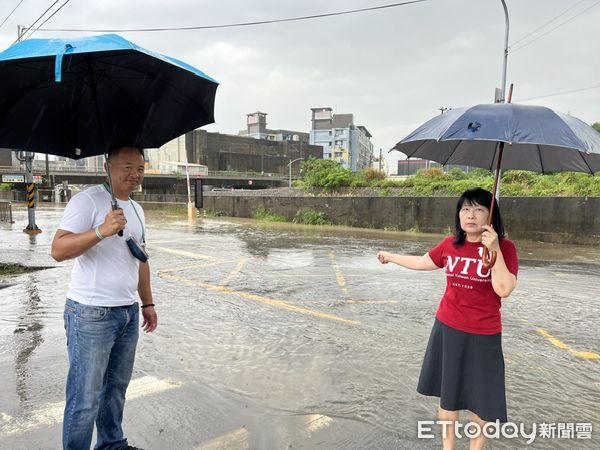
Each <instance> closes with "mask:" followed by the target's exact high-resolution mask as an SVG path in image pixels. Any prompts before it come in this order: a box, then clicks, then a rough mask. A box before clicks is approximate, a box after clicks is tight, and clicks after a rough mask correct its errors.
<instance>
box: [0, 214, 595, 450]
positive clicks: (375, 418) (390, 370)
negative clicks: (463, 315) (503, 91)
mask: <svg viewBox="0 0 600 450" xmlns="http://www.w3.org/2000/svg"><path fill="white" fill-rule="evenodd" d="M13 210H14V216H15V221H16V223H14V224H12V225H8V224H0V263H20V264H23V265H26V266H29V267H36V268H40V267H41V268H43V269H41V270H35V271H31V272H28V273H23V274H20V275H16V276H9V277H2V279H0V283H1V284H0V379H2V380H3V382H2V389H1V390H0V448H7V449H56V448H60V427H61V420H62V411H61V408H62V404H61V402H62V401H63V400H64V398H63V397H64V382H65V377H66V369H67V357H66V348H65V337H64V329H63V326H62V309H63V305H64V296H65V293H66V287H67V283H68V279H69V273H70V269H71V266H72V263H71V262H65V263H60V264H58V263H55V262H54V261H53V260H52V259H51V258H50V256H49V247H50V241H51V238H52V235H53V233H54V231H55V229H56V226H57V225H58V222H59V220H60V216H61V213H62V208H61V207H51V206H45V207H43V208H41V209H39V210H38V211H37V224H38V226H39V227H40V228H41V229H42V230H43V233H42V234H39V235H37V236H28V235H27V234H25V233H23V232H22V229H23V228H24V227H25V226H26V224H27V215H26V210H25V209H24V208H23V207H22V206H19V205H14V206H13ZM147 223H148V230H147V236H148V239H149V251H150V254H151V259H150V263H151V272H152V278H153V290H154V298H155V303H156V304H157V311H158V314H159V328H158V330H157V331H156V332H155V333H154V334H151V335H143V336H141V337H140V342H139V346H138V356H137V360H136V367H135V370H134V379H133V381H132V385H131V387H130V391H129V394H128V397H129V400H128V402H127V405H126V410H125V420H124V424H125V430H126V433H127V436H128V438H129V441H130V443H131V444H133V445H137V446H140V447H143V448H147V449H173V448H177V449H190V450H191V449H201V448H204V449H209V448H231V449H238V448H239V449H241V448H251V449H368V448H374V449H375V448H377V449H421V448H423V449H427V448H439V444H438V441H437V439H433V440H426V439H418V438H417V422H418V421H419V420H435V412H436V406H437V402H436V399H434V398H426V397H422V396H420V395H418V394H417V393H416V392H415V387H416V383H417V379H418V374H419V370H420V365H421V361H422V357H423V353H424V350H425V345H426V342H427V338H428V336H429V331H430V328H431V325H432V323H433V316H434V313H435V310H436V307H437V304H438V301H439V298H440V297H441V295H442V293H443V290H444V285H445V280H444V276H443V273H442V272H441V271H434V272H414V271H409V270H405V269H401V268H399V267H397V266H391V265H386V266H382V265H380V264H379V263H378V262H377V260H376V258H375V255H376V253H377V251H378V250H380V249H386V250H390V251H394V252H406V253H413V254H423V253H425V252H426V251H427V250H428V249H429V248H431V247H432V246H433V245H435V244H436V243H437V242H438V241H439V240H440V238H441V236H432V235H416V234H403V233H396V232H382V231H375V230H354V229H348V228H339V227H308V226H298V225H291V224H267V223H259V222H254V221H249V220H231V219H220V218H207V219H204V218H203V219H197V220H195V221H194V222H193V223H190V222H188V220H187V218H186V217H185V216H184V215H177V214H172V213H171V214H169V213H165V212H159V211H148V212H147ZM517 245H518V248H519V253H520V258H521V269H520V273H519V285H518V288H517V290H516V291H515V292H514V293H513V295H511V297H510V298H509V299H507V300H505V302H504V306H503V322H504V333H503V339H504V340H503V342H504V353H505V358H506V371H507V401H508V413H509V420H510V421H512V422H515V423H523V424H524V425H525V427H526V428H527V429H531V427H532V424H534V423H535V424H538V426H539V424H542V423H547V424H556V427H555V428H556V430H555V437H554V438H550V437H541V436H540V437H536V439H535V441H534V442H533V443H532V444H531V445H528V446H527V445H526V444H525V439H524V438H522V437H519V438H513V439H507V438H503V439H500V440H495V441H491V442H490V443H489V445H488V447H487V448H492V449H496V448H498V449H510V448H526V447H527V448H535V449H579V448H581V449H588V448H589V449H595V448H600V437H599V436H600V407H599V406H598V405H599V404H600V335H599V329H600V306H599V304H598V298H600V284H599V283H598V277H599V275H600V248H587V247H578V246H561V245H556V244H543V243H531V242H518V243H517ZM561 423H562V424H565V425H563V426H562V427H563V428H566V429H567V432H565V431H564V430H563V431H562V432H561V433H562V435H561V437H559V434H560V433H559V430H558V428H561V425H560V424H561ZM588 423H589V424H592V433H591V439H583V438H581V437H582V436H585V433H581V434H580V435H577V436H579V438H577V436H575V435H574V437H572V438H570V439H569V438H567V437H566V436H568V428H569V426H570V425H568V424H573V425H571V426H573V427H575V426H576V424H579V425H581V424H588ZM584 428H585V426H584ZM460 445H461V446H462V447H459V448H467V447H468V444H467V442H466V440H464V439H463V440H462V442H461V443H460Z"/></svg>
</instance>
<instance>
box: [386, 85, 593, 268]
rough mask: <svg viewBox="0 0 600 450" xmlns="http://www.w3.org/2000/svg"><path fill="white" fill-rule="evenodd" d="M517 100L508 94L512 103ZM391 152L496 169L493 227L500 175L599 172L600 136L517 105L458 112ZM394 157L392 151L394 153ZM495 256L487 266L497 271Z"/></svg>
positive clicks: (427, 124)
mask: <svg viewBox="0 0 600 450" xmlns="http://www.w3.org/2000/svg"><path fill="white" fill-rule="evenodd" d="M511 95H512V86H511V93H510V94H509V99H510V97H511ZM392 150H398V151H400V152H402V153H404V154H405V155H406V156H408V157H418V158H423V159H428V160H432V161H436V162H439V163H441V164H442V165H446V164H458V165H467V166H475V167H483V168H485V169H488V170H493V169H494V168H495V169H496V177H495V179H494V188H493V195H492V204H491V205H490V216H489V222H488V225H491V219H492V213H493V210H494V198H495V197H496V194H497V189H498V177H499V175H500V170H501V169H523V170H532V171H535V172H542V173H549V172H560V171H573V172H587V173H590V174H594V173H596V172H599V171H600V133H598V132H597V131H596V130H594V129H593V128H592V127H590V126H589V125H587V124H586V123H584V122H582V121H581V120H579V119H577V118H575V117H572V116H569V115H567V114H562V113H559V112H555V111H552V110H551V109H549V108H546V107H543V106H529V105H518V104H514V103H510V100H509V103H495V104H483V105H477V106H473V107H470V108H455V109H451V110H449V111H447V112H446V113H445V114H441V115H439V116H436V117H434V118H433V119H431V120H429V121H427V122H425V123H424V124H423V125H421V126H420V127H419V128H417V129H416V130H415V131H413V132H412V133H410V134H409V135H408V136H406V137H405V138H404V139H402V140H401V141H400V142H398V143H397V144H396V145H395V146H394V147H393V148H392ZM390 151H391V150H390ZM495 260H496V255H495V254H492V255H491V257H488V253H487V248H486V249H484V258H483V262H484V265H486V266H488V267H492V266H493V265H494V263H495Z"/></svg>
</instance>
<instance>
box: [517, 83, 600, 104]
mask: <svg viewBox="0 0 600 450" xmlns="http://www.w3.org/2000/svg"><path fill="white" fill-rule="evenodd" d="M598 88H600V84H598V85H596V86H589V87H585V88H580V89H572V90H570V91H562V92H555V93H554V94H546V95H540V96H537V97H528V98H518V99H517V101H519V102H527V101H529V100H537V99H540V98H548V97H556V96H557V95H565V94H573V93H575V92H582V91H589V90H591V89H598Z"/></svg>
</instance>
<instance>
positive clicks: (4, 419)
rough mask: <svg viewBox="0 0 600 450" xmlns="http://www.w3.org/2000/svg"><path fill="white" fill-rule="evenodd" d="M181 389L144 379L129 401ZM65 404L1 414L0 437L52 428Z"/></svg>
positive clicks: (134, 382) (139, 380)
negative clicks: (12, 414) (19, 412)
mask: <svg viewBox="0 0 600 450" xmlns="http://www.w3.org/2000/svg"><path fill="white" fill-rule="evenodd" d="M179 387H181V385H180V384H178V383H175V382H173V381H169V380H159V379H157V378H154V377H149V376H146V377H142V378H136V379H135V380H131V383H130V384H129V388H128V389H127V400H135V399H137V398H140V397H145V396H147V395H153V394H158V393H160V392H164V391H168V390H171V389H176V388H179ZM64 409H65V402H56V403H50V404H48V405H46V406H44V407H42V408H41V409H38V410H37V411H33V412H32V413H30V414H28V415H27V416H26V417H23V416H21V417H13V416H9V415H8V414H4V413H2V414H0V436H19V435H22V434H25V433H27V432H28V431H30V430H33V429H36V428H43V427H50V426H52V425H56V424H58V423H61V422H62V419H63V412H64Z"/></svg>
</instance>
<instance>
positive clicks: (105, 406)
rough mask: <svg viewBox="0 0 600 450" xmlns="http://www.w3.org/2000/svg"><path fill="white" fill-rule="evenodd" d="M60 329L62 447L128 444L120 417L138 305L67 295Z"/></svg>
mask: <svg viewBox="0 0 600 450" xmlns="http://www.w3.org/2000/svg"><path fill="white" fill-rule="evenodd" d="M64 321H65V331H66V333H67V348H68V352H69V374H68V376H67V403H66V406H65V415H64V421H63V448H64V449H65V450H66V449H69V450H87V449H89V448H90V444H91V441H92V433H93V431H94V421H95V422H96V431H97V442H96V446H95V449H98V450H99V449H103V450H104V449H110V450H116V449H122V448H125V447H127V439H125V437H124V436H123V429H122V427H121V422H122V421H123V408H124V406H125V391H126V390H127V386H128V385H129V381H130V380H131V373H132V371H133V361H134V359H135V348H136V345H137V340H138V336H139V306H138V304H137V303H134V304H133V305H130V306H122V307H112V308H108V307H103V306H89V305H84V304H81V303H77V302H75V301H73V300H69V299H67V301H66V303H65V313H64Z"/></svg>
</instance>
